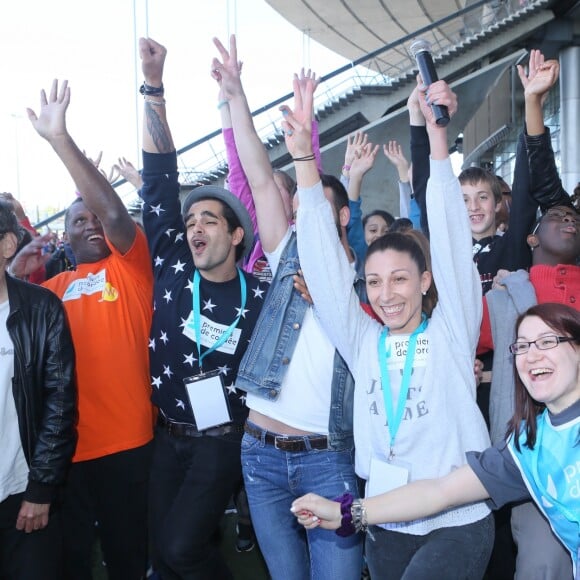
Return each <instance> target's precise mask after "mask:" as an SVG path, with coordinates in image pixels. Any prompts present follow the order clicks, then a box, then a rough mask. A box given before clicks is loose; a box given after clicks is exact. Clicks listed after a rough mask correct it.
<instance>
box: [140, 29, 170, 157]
mask: <svg viewBox="0 0 580 580" xmlns="http://www.w3.org/2000/svg"><path fill="white" fill-rule="evenodd" d="M139 55H140V56H141V69H142V71H143V76H144V78H145V85H146V86H147V87H149V88H150V89H151V88H153V89H160V88H161V89H162V88H163V66H164V64H165V57H166V56H167V50H166V49H165V47H164V46H161V45H160V44H159V43H158V42H155V41H154V40H153V39H151V38H140V39H139ZM149 92H155V91H149ZM143 151H145V152H147V153H171V152H172V151H175V145H174V144H173V137H172V136H171V131H170V130H169V125H168V124H167V112H166V109H165V99H164V98H163V96H162V95H161V96H159V95H153V94H151V95H146V96H145V109H144V116H143Z"/></svg>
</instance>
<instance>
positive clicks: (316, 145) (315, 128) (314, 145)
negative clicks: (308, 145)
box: [312, 119, 323, 173]
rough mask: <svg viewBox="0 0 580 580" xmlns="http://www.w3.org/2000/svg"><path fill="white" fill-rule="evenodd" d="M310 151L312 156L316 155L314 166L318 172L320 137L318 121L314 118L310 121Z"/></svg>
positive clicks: (320, 169) (320, 162) (320, 158)
mask: <svg viewBox="0 0 580 580" xmlns="http://www.w3.org/2000/svg"><path fill="white" fill-rule="evenodd" d="M312 152H313V153H314V157H316V167H317V168H318V172H319V173H323V171H322V157H321V156H320V137H319V135H318V121H317V120H316V119H314V120H313V121H312Z"/></svg>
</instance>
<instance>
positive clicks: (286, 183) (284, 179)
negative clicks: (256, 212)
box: [274, 169, 297, 198]
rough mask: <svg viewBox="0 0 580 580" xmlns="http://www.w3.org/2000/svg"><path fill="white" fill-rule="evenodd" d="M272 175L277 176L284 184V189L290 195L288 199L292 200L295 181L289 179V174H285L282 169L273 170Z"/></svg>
mask: <svg viewBox="0 0 580 580" xmlns="http://www.w3.org/2000/svg"><path fill="white" fill-rule="evenodd" d="M274 175H278V176H279V177H280V179H281V180H282V183H283V184H284V187H285V188H286V190H287V191H288V193H289V194H290V198H293V197H294V195H295V194H296V189H297V187H296V181H294V179H292V177H290V174H288V173H286V171H284V170H283V169H274Z"/></svg>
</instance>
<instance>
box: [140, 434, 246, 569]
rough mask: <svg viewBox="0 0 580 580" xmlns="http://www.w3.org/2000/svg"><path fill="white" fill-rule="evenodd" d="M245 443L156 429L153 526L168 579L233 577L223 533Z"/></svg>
mask: <svg viewBox="0 0 580 580" xmlns="http://www.w3.org/2000/svg"><path fill="white" fill-rule="evenodd" d="M240 445H241V443H240V438H239V437H238V436H229V435H225V436H223V437H211V436H207V435H205V436H203V437H176V436H173V435H169V434H168V433H167V432H166V431H164V430H163V428H162V427H157V428H156V431H155V449H154V452H153V465H152V469H151V481H150V489H149V492H150V503H149V514H150V526H149V527H150V530H151V544H152V550H153V553H152V557H153V558H152V559H153V566H154V568H155V570H156V571H157V572H159V573H160V575H161V577H162V578H163V580H194V579H195V580H217V579H219V580H222V579H228V578H232V576H231V573H230V572H229V570H228V568H227V566H226V564H225V562H224V560H223V557H222V555H221V551H220V546H219V536H218V534H217V533H218V531H219V524H220V521H221V518H222V516H223V514H224V511H225V509H226V508H227V506H228V502H229V499H230V497H231V495H232V493H233V492H234V491H235V489H236V487H237V486H238V485H239V482H240V478H241V474H242V468H241V462H240Z"/></svg>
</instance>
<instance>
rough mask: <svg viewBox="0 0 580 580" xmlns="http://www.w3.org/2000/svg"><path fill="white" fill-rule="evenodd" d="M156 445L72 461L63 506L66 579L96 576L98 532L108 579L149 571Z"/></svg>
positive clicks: (129, 578)
mask: <svg viewBox="0 0 580 580" xmlns="http://www.w3.org/2000/svg"><path fill="white" fill-rule="evenodd" d="M152 448H153V443H152V442H150V443H148V444H146V445H144V446H142V447H137V448H135V449H129V450H127V451H121V452H119V453H114V454H112V455H106V456H105V457H99V458H98V459H92V460H90V461H80V462H77V463H73V464H72V467H71V469H70V473H69V477H68V480H67V483H66V486H65V494H64V503H63V509H62V516H63V536H64V558H65V560H64V567H65V574H64V578H65V579H66V580H92V566H93V563H92V553H93V548H94V543H95V538H96V534H97V533H98V536H99V539H100V542H101V549H102V551H103V559H104V561H105V563H106V566H107V573H108V577H109V580H140V579H141V578H142V577H144V576H145V573H146V570H147V554H148V549H147V542H148V535H147V495H148V484H149V470H150V466H151V451H152ZM95 524H96V525H95Z"/></svg>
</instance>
